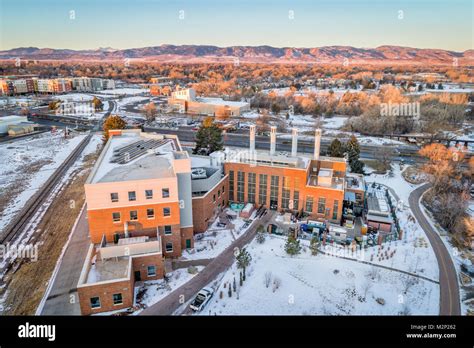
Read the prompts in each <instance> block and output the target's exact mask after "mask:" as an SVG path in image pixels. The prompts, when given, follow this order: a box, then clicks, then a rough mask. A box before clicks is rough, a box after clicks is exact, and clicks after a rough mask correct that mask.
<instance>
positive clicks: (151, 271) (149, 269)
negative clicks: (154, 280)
mask: <svg viewBox="0 0 474 348" xmlns="http://www.w3.org/2000/svg"><path fill="white" fill-rule="evenodd" d="M146 271H147V274H148V276H149V277H154V276H156V266H148V267H147V270H146Z"/></svg>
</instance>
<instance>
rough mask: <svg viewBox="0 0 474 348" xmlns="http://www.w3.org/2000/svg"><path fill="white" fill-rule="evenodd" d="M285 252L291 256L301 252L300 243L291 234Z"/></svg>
mask: <svg viewBox="0 0 474 348" xmlns="http://www.w3.org/2000/svg"><path fill="white" fill-rule="evenodd" d="M285 251H286V253H287V254H289V255H292V256H293V255H298V254H299V253H300V252H301V245H300V241H299V240H297V239H295V237H293V235H292V234H291V233H290V234H289V235H288V239H287V240H286V243H285Z"/></svg>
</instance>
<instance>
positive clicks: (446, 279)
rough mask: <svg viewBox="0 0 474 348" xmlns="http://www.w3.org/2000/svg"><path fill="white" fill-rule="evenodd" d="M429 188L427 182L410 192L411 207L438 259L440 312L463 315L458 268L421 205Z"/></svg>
mask: <svg viewBox="0 0 474 348" xmlns="http://www.w3.org/2000/svg"><path fill="white" fill-rule="evenodd" d="M429 188H430V184H425V185H422V186H420V187H418V188H417V189H415V190H414V191H412V192H411V193H410V197H409V198H408V201H409V204H410V209H411V211H412V212H413V215H415V218H416V220H417V221H418V223H419V224H420V226H421V228H422V229H423V231H425V233H426V236H427V237H428V240H429V241H430V243H431V246H432V248H433V251H434V253H435V255H436V260H437V261H438V268H439V287H440V296H439V299H440V304H439V307H440V308H439V314H440V315H461V306H460V301H459V285H458V279H457V272H456V268H455V267H454V264H453V261H452V259H451V255H450V254H449V251H448V250H447V248H446V246H445V245H444V243H443V241H442V240H441V237H440V236H439V235H438V233H437V232H436V231H435V230H434V229H433V227H432V226H431V224H430V223H429V221H428V220H427V218H426V216H425V214H424V213H423V211H422V210H421V209H422V208H421V207H420V198H421V196H422V195H423V194H424V193H425V192H426V191H427V190H428V189H429Z"/></svg>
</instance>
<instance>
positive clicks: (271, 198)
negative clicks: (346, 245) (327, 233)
mask: <svg viewBox="0 0 474 348" xmlns="http://www.w3.org/2000/svg"><path fill="white" fill-rule="evenodd" d="M250 133H251V134H250V149H249V150H248V151H243V152H242V151H241V152H239V153H238V154H237V155H230V156H228V158H226V160H225V164H224V167H225V173H226V174H227V175H228V176H229V201H231V202H238V203H253V204H255V205H257V206H261V205H263V206H265V207H267V208H270V209H274V210H284V211H291V212H298V211H302V212H305V213H307V214H308V215H309V216H310V217H311V218H312V219H319V220H328V221H331V222H335V223H336V222H339V221H340V220H341V217H342V207H343V201H344V190H345V187H344V182H345V175H346V167H347V164H346V160H345V159H344V158H330V157H323V156H320V155H319V148H320V141H321V131H320V130H317V131H316V136H315V144H316V146H315V150H314V156H313V157H312V158H308V157H303V156H298V155H297V152H296V151H297V133H296V130H293V144H292V154H291V155H284V154H277V153H276V152H275V148H276V128H275V127H272V128H271V134H270V137H271V138H270V139H271V141H270V143H271V144H270V153H268V152H264V151H256V150H255V126H251V128H250Z"/></svg>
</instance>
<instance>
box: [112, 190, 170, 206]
mask: <svg viewBox="0 0 474 348" xmlns="http://www.w3.org/2000/svg"><path fill="white" fill-rule="evenodd" d="M169 196H170V189H169V188H162V189H161V198H168V197H169ZM145 198H146V199H153V190H145ZM110 200H111V201H112V202H114V203H115V202H118V201H119V194H118V193H117V192H112V193H111V194H110ZM128 200H129V201H131V202H133V201H136V200H137V192H136V191H128Z"/></svg>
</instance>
